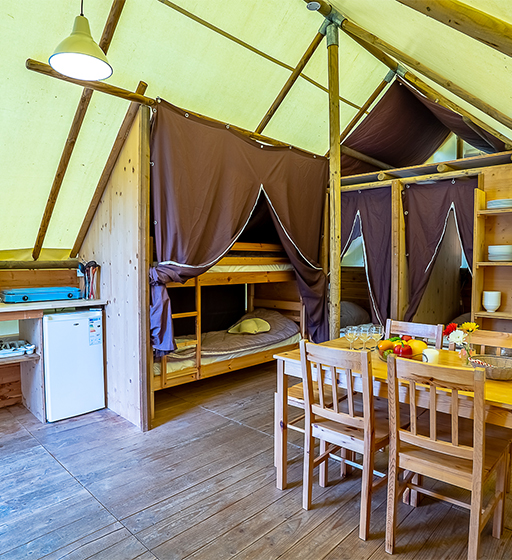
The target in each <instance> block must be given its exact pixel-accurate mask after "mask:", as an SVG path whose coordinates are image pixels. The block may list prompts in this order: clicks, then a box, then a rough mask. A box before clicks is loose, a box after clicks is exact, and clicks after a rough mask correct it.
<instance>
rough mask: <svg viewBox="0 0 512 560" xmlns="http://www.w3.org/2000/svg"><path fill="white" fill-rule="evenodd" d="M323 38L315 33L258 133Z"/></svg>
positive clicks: (267, 113) (263, 120)
mask: <svg viewBox="0 0 512 560" xmlns="http://www.w3.org/2000/svg"><path fill="white" fill-rule="evenodd" d="M323 38H324V36H323V34H322V33H320V32H318V33H317V34H316V35H315V38H314V39H313V41H312V42H311V44H310V45H309V47H308V48H307V50H306V52H305V53H304V54H303V55H302V58H301V59H300V60H299V62H298V64H297V66H295V68H294V69H293V72H292V73H291V75H290V77H289V78H288V80H286V83H285V84H284V86H283V89H282V90H281V91H280V92H279V94H278V96H277V97H276V99H275V101H274V103H272V105H271V107H270V109H269V110H268V111H267V112H266V114H265V116H264V117H263V119H262V120H261V122H260V124H259V125H258V126H257V128H256V132H258V133H261V132H263V130H264V128H265V127H266V126H267V124H268V123H269V122H270V119H271V118H272V117H273V116H274V114H275V112H276V111H277V109H278V108H279V106H280V105H281V103H282V102H283V101H284V98H285V97H286V96H287V94H288V92H289V91H290V90H291V89H292V86H293V84H294V83H295V82H296V81H297V80H298V78H299V76H300V74H301V72H302V70H304V67H305V66H306V64H307V63H308V62H309V59H310V58H311V57H312V56H313V54H314V52H315V51H316V49H317V48H318V45H320V43H321V42H322V39H323Z"/></svg>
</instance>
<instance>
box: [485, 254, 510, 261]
mask: <svg viewBox="0 0 512 560" xmlns="http://www.w3.org/2000/svg"><path fill="white" fill-rule="evenodd" d="M489 260H490V261H491V262H509V261H512V255H506V256H504V257H497V256H494V255H489Z"/></svg>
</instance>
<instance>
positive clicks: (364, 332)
mask: <svg viewBox="0 0 512 560" xmlns="http://www.w3.org/2000/svg"><path fill="white" fill-rule="evenodd" d="M359 338H360V340H361V341H362V342H363V350H366V343H367V342H368V341H369V340H370V338H372V334H371V331H370V327H369V326H367V325H365V326H363V327H360V328H359Z"/></svg>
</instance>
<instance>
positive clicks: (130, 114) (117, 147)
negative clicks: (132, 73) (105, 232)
mask: <svg viewBox="0 0 512 560" xmlns="http://www.w3.org/2000/svg"><path fill="white" fill-rule="evenodd" d="M147 87H148V85H147V84H146V83H145V82H139V85H138V86H137V89H136V92H137V93H138V94H140V95H142V94H143V93H144V92H145V91H146V88H147ZM139 107H140V105H139V104H138V103H131V105H130V107H129V108H128V111H127V112H126V116H125V117H124V120H123V123H122V124H121V128H120V129H119V132H118V133H117V136H116V139H115V140H114V145H113V146H112V150H111V151H110V155H109V156H108V159H107V162H106V163H105V167H104V168H103V173H102V174H101V177H100V179H99V181H98V184H97V186H96V190H95V191H94V194H93V196H92V199H91V203H90V204H89V208H88V209H87V213H86V214H85V218H84V221H83V222H82V227H81V228H80V231H79V232H78V235H77V238H76V240H75V244H74V245H73V248H72V249H71V253H70V254H71V255H77V254H78V252H79V251H80V248H81V247H82V243H83V242H84V239H85V236H86V235H87V231H88V230H89V226H90V225H91V223H92V220H93V219H94V215H95V214H96V210H97V208H98V205H99V203H100V201H101V197H102V196H103V193H104V192H105V189H106V188H107V184H108V181H109V179H110V176H111V175H112V171H113V170H114V168H115V165H116V162H117V158H118V157H119V154H120V153H121V150H122V149H123V146H124V143H125V141H126V138H127V137H128V134H129V133H130V129H131V127H132V124H133V121H134V120H135V117H136V116H137V113H138V111H139ZM148 142H149V138H148Z"/></svg>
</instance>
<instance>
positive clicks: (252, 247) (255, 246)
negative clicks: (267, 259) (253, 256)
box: [230, 243, 284, 253]
mask: <svg viewBox="0 0 512 560" xmlns="http://www.w3.org/2000/svg"><path fill="white" fill-rule="evenodd" d="M230 250H231V251H254V252H256V251H266V252H270V253H271V252H274V253H284V249H283V246H282V245H280V244H279V243H235V244H234V245H233V246H232V247H231V249H230Z"/></svg>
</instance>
